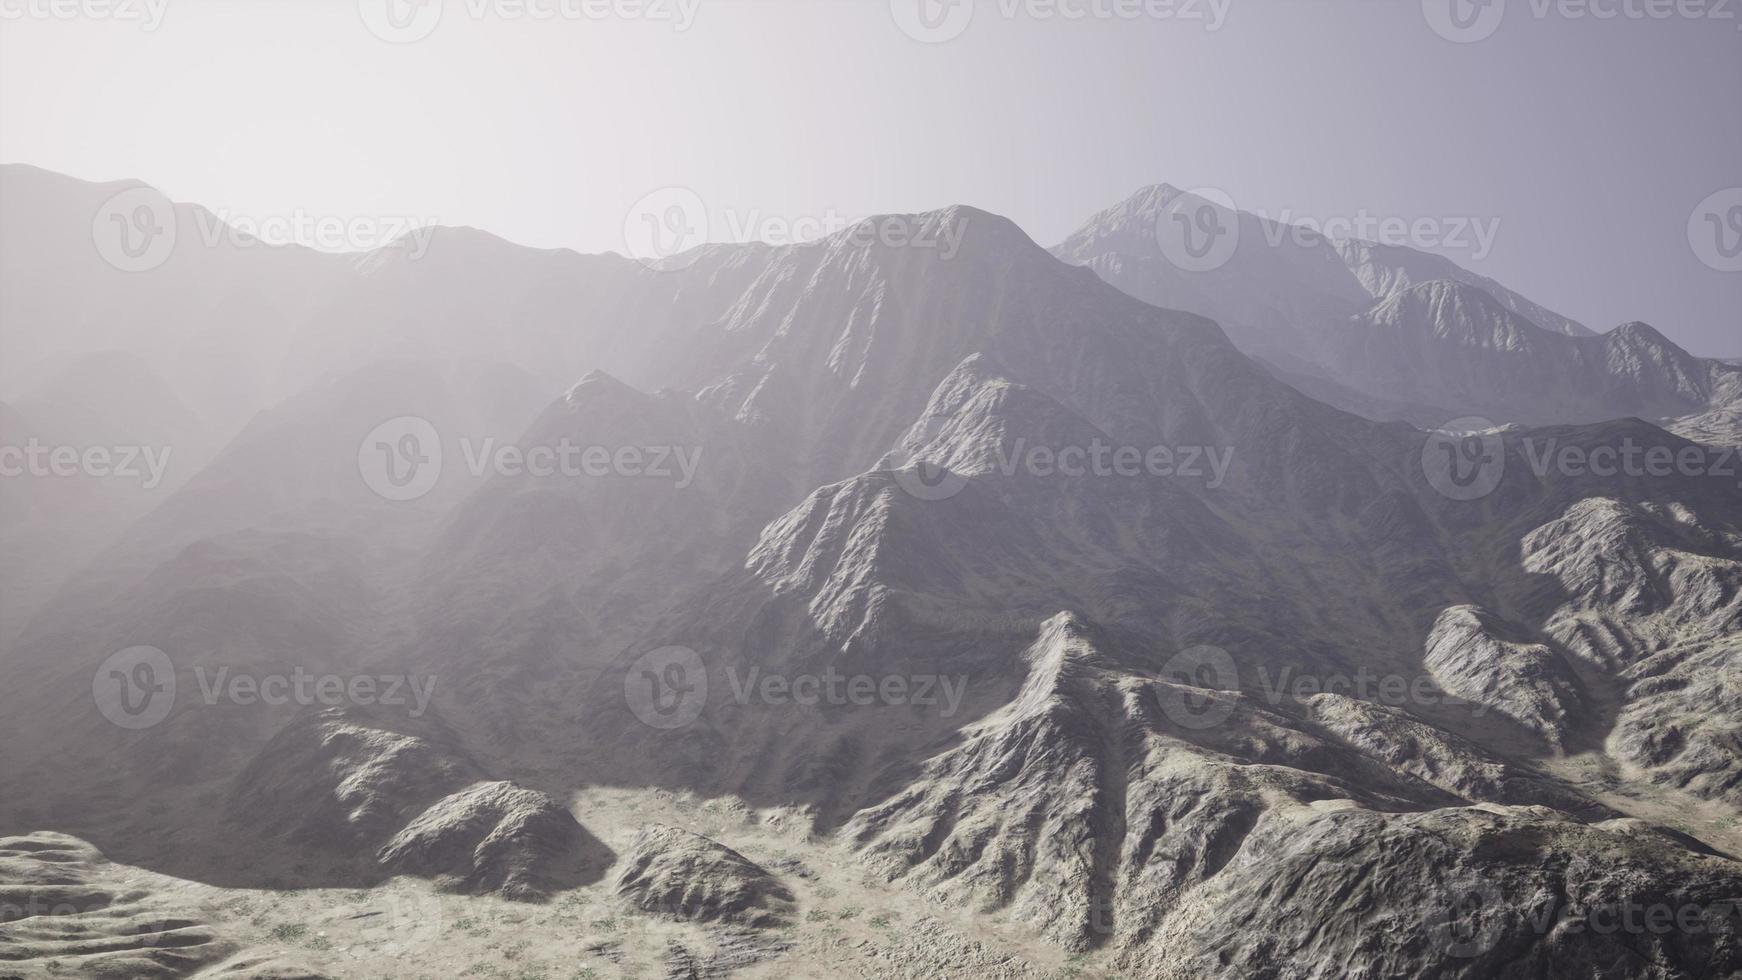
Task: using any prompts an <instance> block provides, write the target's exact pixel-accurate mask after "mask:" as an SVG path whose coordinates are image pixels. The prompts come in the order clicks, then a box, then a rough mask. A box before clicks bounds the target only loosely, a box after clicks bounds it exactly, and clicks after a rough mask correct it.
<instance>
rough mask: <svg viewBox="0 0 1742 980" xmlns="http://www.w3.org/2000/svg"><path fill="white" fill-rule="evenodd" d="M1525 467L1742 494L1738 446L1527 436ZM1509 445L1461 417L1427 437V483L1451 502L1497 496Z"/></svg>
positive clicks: (1541, 474)
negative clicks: (1676, 481)
mask: <svg viewBox="0 0 1742 980" xmlns="http://www.w3.org/2000/svg"><path fill="white" fill-rule="evenodd" d="M1518 446H1519V450H1520V454H1521V455H1522V457H1523V459H1524V463H1525V466H1526V467H1527V468H1528V469H1529V470H1530V472H1531V473H1532V474H1533V475H1534V476H1536V477H1537V478H1538V479H1545V478H1547V477H1549V476H1551V475H1554V476H1561V477H1567V478H1571V479H1586V478H1593V477H1594V478H1597V479H1669V478H1671V477H1681V478H1685V479H1716V480H1730V481H1733V482H1734V485H1735V486H1736V487H1737V488H1739V489H1742V451H1739V450H1737V449H1736V448H1735V447H1723V446H1705V445H1700V444H1698V443H1683V444H1681V445H1675V446H1671V445H1667V444H1656V445H1648V444H1645V443H1642V442H1640V441H1639V440H1637V439H1635V438H1633V437H1632V436H1631V435H1629V436H1625V437H1623V438H1622V439H1621V440H1620V442H1618V443H1611V444H1604V445H1599V446H1582V445H1576V444H1571V443H1564V442H1562V441H1561V440H1560V438H1559V437H1558V436H1546V437H1544V436H1535V435H1526V436H1524V437H1522V438H1521V439H1520V440H1519V442H1518ZM1506 458H1507V452H1506V444H1505V440H1504V438H1503V437H1502V434H1501V433H1500V431H1499V430H1498V429H1497V428H1496V427H1495V426H1494V424H1493V423H1492V422H1490V421H1488V420H1487V419H1483V418H1475V417H1471V418H1463V419H1458V420H1456V421H1453V422H1450V423H1447V425H1446V426H1445V428H1444V429H1439V430H1435V431H1432V432H1429V433H1428V434H1427V438H1426V440H1425V441H1424V443H1423V445H1422V452H1421V465H1422V472H1423V473H1424V474H1425V475H1426V476H1427V480H1428V484H1429V485H1430V486H1432V487H1433V488H1434V490H1436V491H1437V492H1439V493H1440V494H1441V495H1442V496H1445V497H1448V498H1450V499H1452V500H1464V501H1468V500H1478V499H1480V498H1482V497H1486V496H1488V495H1489V494H1491V493H1493V492H1494V489H1495V488H1496V487H1498V486H1499V485H1500V481H1501V478H1502V477H1503V476H1504V475H1505V473H1506Z"/></svg>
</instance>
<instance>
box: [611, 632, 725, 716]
mask: <svg viewBox="0 0 1742 980" xmlns="http://www.w3.org/2000/svg"><path fill="white" fill-rule="evenodd" d="M623 697H624V700H626V701H628V702H629V710H630V711H633V712H634V713H635V717H637V718H639V719H641V721H642V723H643V724H646V725H650V726H652V727H654V728H682V727H683V726H685V725H687V724H689V723H690V722H692V721H695V720H696V718H697V717H699V716H700V715H701V713H702V708H704V707H706V706H707V703H708V669H707V667H706V666H705V665H704V664H703V663H702V657H701V654H698V653H696V652H695V651H694V650H691V649H690V648H689V647H660V648H659V649H657V650H653V651H651V652H649V653H644V654H642V655H641V656H639V657H637V658H635V662H634V663H632V664H630V665H629V672H628V673H627V674H624V675H623Z"/></svg>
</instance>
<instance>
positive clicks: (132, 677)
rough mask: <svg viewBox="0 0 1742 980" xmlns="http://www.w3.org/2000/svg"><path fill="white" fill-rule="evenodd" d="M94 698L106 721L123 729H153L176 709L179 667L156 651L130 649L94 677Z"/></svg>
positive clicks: (92, 695)
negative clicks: (176, 684)
mask: <svg viewBox="0 0 1742 980" xmlns="http://www.w3.org/2000/svg"><path fill="white" fill-rule="evenodd" d="M91 697H92V698H94V699H95V700H96V702H97V710H98V711H100V712H102V713H103V717H104V718H107V719H109V720H110V721H111V722H113V723H115V724H116V725H119V726H121V727H122V728H131V729H135V730H137V729H141V728H150V727H151V726H153V725H155V724H157V723H158V722H160V721H162V720H163V719H165V718H167V717H169V711H170V709H171V708H173V707H175V665H174V664H172V663H171V662H170V659H169V654H167V653H164V652H163V651H162V650H159V649H158V648H156V647H151V646H137V647H128V648H127V649H125V650H121V651H118V652H117V653H115V654H113V655H111V656H110V657H109V659H107V660H105V661H103V664H102V666H100V667H98V668H97V672H96V673H95V674H94V675H92V677H91Z"/></svg>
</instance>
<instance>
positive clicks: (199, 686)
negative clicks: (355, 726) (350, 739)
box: [91, 646, 436, 730]
mask: <svg viewBox="0 0 1742 980" xmlns="http://www.w3.org/2000/svg"><path fill="white" fill-rule="evenodd" d="M192 673H193V678H194V682H195V688H194V690H195V691H196V692H197V694H198V700H199V702H200V703H201V704H204V705H205V706H206V707H213V706H216V705H219V704H231V705H241V706H244V707H248V706H253V705H266V706H269V707H283V706H286V705H299V706H302V707H312V706H316V705H319V706H322V707H328V708H336V707H342V706H345V705H353V706H357V707H370V706H374V705H382V706H386V707H393V708H398V707H404V708H408V709H409V710H408V711H407V714H408V715H409V716H410V717H412V718H418V717H421V716H422V715H423V713H424V711H426V710H427V709H428V708H429V703H430V699H431V698H433V697H434V696H435V686H436V678H435V677H434V676H427V675H416V674H386V673H384V674H334V673H318V672H314V671H310V670H306V669H304V668H303V667H301V666H296V667H293V668H292V669H291V671H290V672H289V673H260V672H256V671H251V670H240V669H237V668H233V667H218V668H215V669H208V668H207V667H205V666H203V665H202V666H196V667H194V668H193V671H192ZM183 690H187V687H186V685H184V684H180V683H179V682H178V680H177V671H176V667H175V664H174V662H173V661H171V660H170V657H169V654H167V653H165V652H164V651H163V650H161V649H159V648H157V647H154V646H132V647H127V648H126V649H124V650H119V651H117V652H116V653H114V654H112V655H111V656H110V657H109V658H108V659H107V660H105V661H103V663H102V665H101V666H99V667H98V668H97V670H96V673H94V674H93V675H92V676H91V695H92V697H93V699H94V700H95V701H96V704H97V710H98V711H99V712H101V713H102V715H103V717H104V718H107V719H108V720H109V721H111V722H113V723H114V724H116V725H118V726H120V727H122V728H127V729H133V730H138V729H144V728H151V727H152V726H154V725H157V724H158V723H160V722H162V721H163V720H164V719H165V718H167V717H169V713H170V711H171V710H173V709H174V707H175V705H176V701H177V695H178V694H179V693H180V692H181V691H183Z"/></svg>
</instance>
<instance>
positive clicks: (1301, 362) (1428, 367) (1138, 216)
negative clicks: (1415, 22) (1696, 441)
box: [1052, 184, 1742, 445]
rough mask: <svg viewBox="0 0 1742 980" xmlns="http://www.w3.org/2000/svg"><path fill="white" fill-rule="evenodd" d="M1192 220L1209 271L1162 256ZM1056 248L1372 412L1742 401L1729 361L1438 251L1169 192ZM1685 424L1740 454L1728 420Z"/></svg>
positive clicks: (1595, 409)
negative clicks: (1541, 295) (1594, 325)
mask: <svg viewBox="0 0 1742 980" xmlns="http://www.w3.org/2000/svg"><path fill="white" fill-rule="evenodd" d="M1199 211H1207V213H1208V214H1209V215H1211V216H1213V218H1214V221H1213V226H1214V228H1217V229H1221V230H1222V232H1221V234H1222V238H1221V239H1220V240H1221V241H1222V242H1226V243H1227V244H1225V245H1224V246H1223V247H1222V250H1221V251H1213V252H1211V253H1209V255H1207V256H1206V258H1205V260H1204V265H1203V267H1199V266H1198V265H1197V264H1195V263H1193V262H1191V261H1190V260H1189V257H1187V258H1184V259H1182V258H1180V257H1177V256H1176V257H1174V258H1170V257H1169V254H1170V253H1169V250H1168V249H1166V248H1164V247H1163V244H1164V242H1165V241H1166V239H1165V237H1163V236H1166V235H1168V234H1170V233H1171V229H1172V227H1173V226H1172V224H1170V222H1172V221H1173V220H1175V219H1177V218H1178V217H1179V216H1180V215H1182V214H1184V215H1196V214H1197V213H1198V212H1199ZM1052 251H1053V253H1054V254H1055V255H1057V256H1058V257H1059V258H1061V259H1063V260H1064V261H1066V262H1070V263H1072V264H1076V265H1083V266H1087V267H1088V268H1090V269H1093V270H1094V271H1095V272H1096V274H1097V275H1100V276H1101V277H1102V278H1104V279H1106V280H1107V281H1108V282H1109V283H1112V284H1113V285H1115V286H1117V287H1119V288H1120V289H1121V290H1123V291H1125V292H1127V293H1129V294H1131V295H1132V296H1135V297H1137V298H1139V299H1142V300H1144V301H1146V302H1150V303H1154V304H1155V305H1157V306H1162V307H1167V308H1171V309H1182V310H1189V311H1191V312H1194V313H1199V314H1202V315H1204V316H1208V317H1211V318H1212V319H1215V320H1216V321H1217V322H1218V323H1220V324H1221V325H1222V327H1223V328H1224V329H1225V330H1227V331H1228V335H1229V337H1230V338H1231V339H1233V340H1234V342H1235V343H1236V344H1238V345H1239V346H1240V348H1241V349H1242V350H1244V351H1246V352H1248V353H1251V354H1253V355H1254V356H1256V357H1259V358H1261V359H1262V360H1264V361H1265V362H1266V363H1268V364H1270V365H1271V366H1272V367H1273V368H1274V369H1275V370H1276V371H1277V372H1278V375H1279V376H1280V377H1282V378H1284V379H1285V380H1287V381H1289V382H1290V383H1291V384H1295V385H1297V386H1298V387H1300V388H1301V389H1302V390H1303V391H1306V392H1308V393H1309V394H1312V395H1313V396H1314V397H1317V398H1320V399H1323V400H1325V401H1328V402H1330V403H1331V404H1334V405H1337V406H1338V407H1341V408H1344V409H1347V410H1349V411H1353V412H1356V413H1358V414H1365V415H1369V416H1371V417H1377V418H1402V419H1408V420H1410V421H1412V422H1415V423H1417V424H1425V425H1438V424H1441V423H1444V422H1446V421H1448V420H1450V419H1454V418H1458V417H1462V416H1481V417H1484V418H1488V419H1492V420H1494V421H1498V422H1524V423H1532V424H1546V423H1557V422H1594V421H1600V420H1603V419H1609V418H1616V417H1619V416H1623V415H1637V416H1641V417H1645V418H1652V419H1657V418H1663V419H1681V418H1684V417H1700V416H1704V415H1706V413H1708V412H1716V413H1719V414H1720V416H1721V417H1722V418H1727V417H1728V415H1729V414H1733V413H1734V412H1735V411H1736V410H1737V408H1738V406H1739V405H1742V403H1739V402H1738V400H1737V399H1738V397H1739V394H1742V392H1739V390H1738V385H1739V384H1742V376H1739V375H1738V374H1737V372H1736V370H1735V368H1734V365H1729V364H1725V363H1723V362H1721V361H1716V360H1708V359H1701V358H1696V357H1693V356H1691V355H1689V354H1688V353H1687V352H1686V351H1683V350H1682V349H1681V348H1679V347H1677V346H1676V345H1675V344H1674V343H1673V342H1671V341H1670V340H1668V339H1667V338H1666V337H1664V336H1663V335H1662V334H1661V333H1658V332H1657V331H1656V330H1654V329H1652V328H1651V327H1649V326H1647V325H1645V324H1639V323H1629V324H1625V325H1623V326H1620V327H1617V328H1616V329H1614V330H1611V331H1609V332H1608V333H1605V334H1602V335H1600V336H1598V335H1594V334H1593V333H1592V332H1591V331H1590V330H1588V329H1586V328H1585V327H1584V326H1582V325H1580V324H1578V323H1575V322H1573V321H1571V320H1569V319H1567V318H1566V317H1563V316H1561V315H1559V314H1557V313H1554V312H1552V311H1550V310H1547V309H1545V308H1544V307H1542V306H1540V305H1538V304H1536V303H1534V302H1531V301H1530V300H1529V299H1527V298H1525V297H1523V296H1521V295H1519V294H1517V293H1515V292H1513V291H1511V290H1509V289H1507V288H1505V287H1504V286H1502V285H1500V284H1499V283H1497V282H1495V281H1493V280H1491V279H1488V278H1486V277H1483V276H1479V275H1476V274H1474V273H1471V272H1469V271H1468V270H1465V269H1462V268H1460V267H1458V266H1457V265H1456V264H1454V263H1453V262H1451V261H1450V260H1448V259H1446V258H1444V257H1442V256H1438V255H1433V254H1429V253H1426V252H1421V251H1417V250H1415V249H1411V248H1407V247H1403V246H1397V245H1381V244H1376V243H1373V242H1364V241H1358V240H1333V239H1330V238H1326V237H1324V236H1322V235H1319V234H1317V233H1316V232H1312V231H1310V230H1306V229H1302V228H1296V227H1293V226H1289V225H1286V224H1282V223H1279V222H1277V221H1273V220H1270V219H1268V218H1262V217H1259V216H1257V215H1253V214H1249V213H1246V212H1241V211H1234V210H1232V209H1230V208H1227V207H1224V206H1222V205H1220V204H1218V203H1216V202H1213V201H1210V200H1207V199H1205V198H1201V197H1198V196H1196V195H1193V194H1191V193H1189V192H1185V191H1181V190H1179V189H1177V188H1174V187H1170V186H1168V185H1166V184H1161V185H1157V186H1154V187H1149V188H1145V189H1143V190H1141V191H1139V192H1138V193H1137V194H1135V195H1134V196H1133V197H1131V198H1130V199H1128V200H1126V201H1124V202H1122V203H1120V204H1118V205H1115V206H1114V207H1111V208H1108V209H1107V210H1105V211H1102V212H1100V213H1099V214H1096V215H1094V216H1093V217H1091V218H1090V219H1089V220H1088V221H1087V222H1086V223H1085V224H1084V225H1083V227H1082V228H1080V229H1079V230H1078V231H1077V232H1076V233H1074V234H1073V235H1072V236H1071V237H1070V238H1068V239H1066V240H1065V241H1064V242H1063V243H1061V244H1060V245H1058V246H1057V247H1055V248H1054V249H1053V250H1052ZM1224 253H1225V254H1224ZM1182 263H1183V264H1182ZM1683 424H1684V426H1686V428H1685V429H1684V430H1682V431H1683V434H1685V435H1689V436H1690V437H1693V435H1694V433H1697V432H1703V433H1706V434H1709V435H1712V436H1715V437H1716V438H1717V439H1718V440H1720V444H1724V445H1730V444H1733V443H1731V442H1730V441H1729V438H1730V433H1729V431H1728V427H1727V426H1722V427H1721V426H1719V425H1716V424H1714V423H1713V421H1711V420H1708V421H1707V423H1706V424H1705V425H1704V426H1702V425H1700V423H1699V422H1698V421H1695V420H1694V419H1689V421H1688V422H1685V423H1683Z"/></svg>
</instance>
